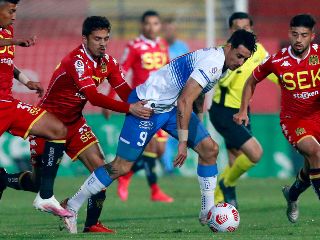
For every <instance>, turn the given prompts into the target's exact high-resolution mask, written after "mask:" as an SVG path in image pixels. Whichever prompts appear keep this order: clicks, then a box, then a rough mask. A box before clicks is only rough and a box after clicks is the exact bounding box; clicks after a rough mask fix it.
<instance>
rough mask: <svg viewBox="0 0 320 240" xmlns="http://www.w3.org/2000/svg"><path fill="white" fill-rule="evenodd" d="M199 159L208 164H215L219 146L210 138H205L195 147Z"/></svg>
mask: <svg viewBox="0 0 320 240" xmlns="http://www.w3.org/2000/svg"><path fill="white" fill-rule="evenodd" d="M196 148H197V150H198V153H199V155H200V157H201V158H202V159H203V160H204V161H206V162H207V163H208V164H215V163H216V159H217V157H218V154H219V145H218V144H217V143H216V142H215V141H213V139H212V138H211V137H208V138H205V139H204V140H203V141H201V142H200V143H199V144H198V146H197V147H196Z"/></svg>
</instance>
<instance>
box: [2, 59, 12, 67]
mask: <svg viewBox="0 0 320 240" xmlns="http://www.w3.org/2000/svg"><path fill="white" fill-rule="evenodd" d="M0 63H2V64H7V65H8V66H11V65H12V64H13V60H12V58H1V60H0Z"/></svg>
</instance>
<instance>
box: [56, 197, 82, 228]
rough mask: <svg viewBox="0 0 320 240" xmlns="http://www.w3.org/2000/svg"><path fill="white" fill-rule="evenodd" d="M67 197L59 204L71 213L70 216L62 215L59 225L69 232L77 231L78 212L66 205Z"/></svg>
mask: <svg viewBox="0 0 320 240" xmlns="http://www.w3.org/2000/svg"><path fill="white" fill-rule="evenodd" d="M68 200H69V199H68V198H67V199H65V200H63V201H62V202H61V206H62V207H63V208H64V209H66V210H68V211H69V212H71V213H72V216H71V217H63V218H61V222H62V226H60V230H63V229H66V230H67V231H68V232H69V233H73V234H75V233H78V228H77V218H78V213H77V211H75V210H74V209H72V208H71V207H70V206H68Z"/></svg>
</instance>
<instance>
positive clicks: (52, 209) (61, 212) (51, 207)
mask: <svg viewBox="0 0 320 240" xmlns="http://www.w3.org/2000/svg"><path fill="white" fill-rule="evenodd" d="M33 206H34V207H35V208H36V209H37V210H40V211H43V212H48V213H52V214H53V215H56V216H60V217H72V216H73V214H72V213H71V212H70V211H68V210H67V209H64V208H63V207H61V205H60V203H59V202H58V201H57V199H56V198H55V197H54V196H52V197H51V198H48V199H42V198H41V197H40V194H39V193H38V194H37V196H36V198H35V199H34V201H33Z"/></svg>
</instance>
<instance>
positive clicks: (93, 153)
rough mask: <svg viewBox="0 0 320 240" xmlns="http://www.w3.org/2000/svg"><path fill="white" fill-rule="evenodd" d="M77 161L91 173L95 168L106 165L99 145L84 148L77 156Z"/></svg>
mask: <svg viewBox="0 0 320 240" xmlns="http://www.w3.org/2000/svg"><path fill="white" fill-rule="evenodd" d="M78 159H79V160H80V161H81V162H82V163H83V164H84V165H85V166H86V168H87V169H88V170H89V171H90V172H93V171H94V170H95V169H96V168H98V167H100V166H103V165H105V164H106V163H105V161H104V156H103V153H102V150H101V147H100V146H99V143H94V144H93V145H90V146H89V147H88V148H86V149H85V150H84V151H83V152H82V153H80V154H79V155H78Z"/></svg>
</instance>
